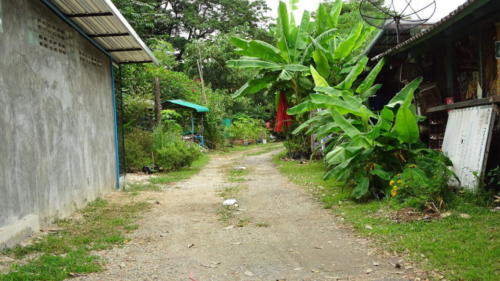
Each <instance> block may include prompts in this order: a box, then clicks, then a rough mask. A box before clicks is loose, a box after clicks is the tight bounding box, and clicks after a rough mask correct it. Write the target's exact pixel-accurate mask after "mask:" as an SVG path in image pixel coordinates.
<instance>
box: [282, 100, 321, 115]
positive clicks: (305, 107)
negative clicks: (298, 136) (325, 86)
mask: <svg viewBox="0 0 500 281" xmlns="http://www.w3.org/2000/svg"><path fill="white" fill-rule="evenodd" d="M316 108H318V106H317V105H316V104H314V103H313V102H311V101H310V100H307V101H305V102H302V103H299V104H298V105H296V106H294V107H291V108H289V109H288V111H287V113H288V114H290V115H297V114H302V113H305V112H309V111H311V110H314V109H316Z"/></svg>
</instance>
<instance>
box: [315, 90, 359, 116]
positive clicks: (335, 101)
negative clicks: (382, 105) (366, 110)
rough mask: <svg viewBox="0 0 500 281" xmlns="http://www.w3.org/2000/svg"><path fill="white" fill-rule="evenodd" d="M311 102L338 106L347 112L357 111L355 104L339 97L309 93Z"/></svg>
mask: <svg viewBox="0 0 500 281" xmlns="http://www.w3.org/2000/svg"><path fill="white" fill-rule="evenodd" d="M310 98H311V102H313V103H315V104H318V105H321V106H323V107H325V108H331V107H332V106H334V107H340V108H341V109H344V110H346V111H349V112H357V111H358V108H357V107H356V105H355V104H350V103H348V102H346V101H344V100H342V99H341V98H339V97H334V96H329V95H322V94H311V95H310Z"/></svg>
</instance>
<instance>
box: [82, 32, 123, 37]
mask: <svg viewBox="0 0 500 281" xmlns="http://www.w3.org/2000/svg"><path fill="white" fill-rule="evenodd" d="M89 36H90V37H92V38H103V37H123V36H130V33H128V32H125V33H102V34H90V35H89Z"/></svg>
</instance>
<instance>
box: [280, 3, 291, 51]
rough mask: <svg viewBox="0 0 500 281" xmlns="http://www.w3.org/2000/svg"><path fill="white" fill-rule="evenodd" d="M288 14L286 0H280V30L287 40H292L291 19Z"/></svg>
mask: <svg viewBox="0 0 500 281" xmlns="http://www.w3.org/2000/svg"><path fill="white" fill-rule="evenodd" d="M288 16H289V14H288V9H287V7H286V4H285V2H283V1H280V4H279V6H278V25H279V30H280V31H281V35H282V36H283V38H284V39H285V40H286V42H289V41H290V20H289V18H288Z"/></svg>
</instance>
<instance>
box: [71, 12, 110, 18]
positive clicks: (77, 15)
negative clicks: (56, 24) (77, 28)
mask: <svg viewBox="0 0 500 281" xmlns="http://www.w3.org/2000/svg"><path fill="white" fill-rule="evenodd" d="M65 16H67V17H68V18H93V17H110V16H113V13H111V12H103V13H83V14H69V15H65Z"/></svg>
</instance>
